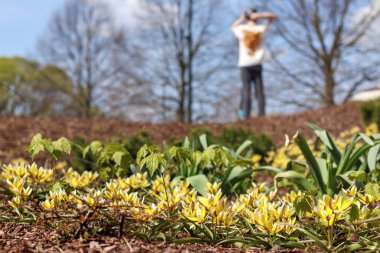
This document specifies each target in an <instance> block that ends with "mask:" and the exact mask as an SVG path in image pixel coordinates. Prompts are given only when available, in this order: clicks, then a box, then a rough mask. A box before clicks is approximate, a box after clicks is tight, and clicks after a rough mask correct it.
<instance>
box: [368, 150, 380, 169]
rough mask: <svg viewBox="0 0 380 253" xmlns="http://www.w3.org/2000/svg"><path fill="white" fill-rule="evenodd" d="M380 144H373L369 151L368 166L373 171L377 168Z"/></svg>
mask: <svg viewBox="0 0 380 253" xmlns="http://www.w3.org/2000/svg"><path fill="white" fill-rule="evenodd" d="M379 151H380V144H378V145H375V146H373V147H372V148H371V149H370V150H369V152H368V167H369V169H370V170H371V171H374V170H375V169H376V165H377V161H378V154H379Z"/></svg>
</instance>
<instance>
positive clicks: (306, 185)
mask: <svg viewBox="0 0 380 253" xmlns="http://www.w3.org/2000/svg"><path fill="white" fill-rule="evenodd" d="M280 178H285V179H289V180H290V181H292V182H293V183H295V184H297V185H298V186H299V187H301V188H302V189H303V190H307V191H312V190H314V189H315V187H314V185H313V184H312V183H310V182H309V181H307V179H306V178H305V176H304V175H302V174H300V173H298V172H296V171H285V172H281V173H278V174H277V175H276V176H275V182H276V185H277V181H278V179H280Z"/></svg>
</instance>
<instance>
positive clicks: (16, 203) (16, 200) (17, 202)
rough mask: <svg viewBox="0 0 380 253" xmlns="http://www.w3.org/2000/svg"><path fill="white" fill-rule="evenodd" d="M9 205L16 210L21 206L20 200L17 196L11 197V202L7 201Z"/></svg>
mask: <svg viewBox="0 0 380 253" xmlns="http://www.w3.org/2000/svg"><path fill="white" fill-rule="evenodd" d="M8 203H9V205H10V206H11V207H13V208H18V207H20V206H21V203H22V200H21V198H20V197H19V196H16V197H13V198H12V200H10V201H8Z"/></svg>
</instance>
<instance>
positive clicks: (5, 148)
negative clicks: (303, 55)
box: [0, 103, 364, 253]
mask: <svg viewBox="0 0 380 253" xmlns="http://www.w3.org/2000/svg"><path fill="white" fill-rule="evenodd" d="M305 122H312V123H315V124H317V125H319V126H321V127H322V128H325V129H327V130H328V131H330V132H331V133H332V134H338V133H340V132H341V131H344V130H348V129H351V128H352V127H354V126H358V127H360V128H363V127H364V123H363V122H362V120H361V118H360V113H359V107H358V104H356V103H351V104H346V105H343V106H337V107H331V108H327V109H320V110H314V111H309V112H305V113H298V114H294V115H290V116H270V117H265V118H252V119H250V120H246V121H239V122H233V123H229V124H224V125H221V124H206V125H184V124H179V123H167V124H156V125H154V124H147V123H129V122H123V121H118V120H85V119H69V118H64V119H62V118H61V119H52V118H25V117H23V118H20V117H0V161H2V162H3V163H7V162H9V161H10V160H11V159H14V158H17V157H20V156H26V154H25V153H23V150H24V148H25V146H26V145H27V144H28V143H29V141H30V139H31V138H32V137H33V136H34V135H35V134H37V133H41V134H43V135H44V136H47V137H50V138H54V139H55V138H58V137H60V136H66V137H68V138H69V139H74V138H75V137H85V138H86V139H87V140H107V139H109V138H112V137H115V136H120V137H129V136H132V135H135V134H137V133H139V132H141V131H146V132H148V133H149V134H150V136H151V137H152V140H153V141H154V142H156V143H162V142H163V141H165V140H171V139H173V138H177V139H182V138H184V137H185V136H186V134H187V133H188V132H189V130H191V129H192V128H196V127H202V128H203V127H207V128H209V129H210V130H212V131H213V132H215V133H219V132H220V131H221V130H222V128H223V127H225V126H226V125H235V126H242V127H246V128H248V129H250V130H252V131H255V132H257V133H266V134H268V135H269V136H270V137H272V138H273V140H274V141H275V142H276V144H277V145H278V146H281V145H283V143H284V135H285V134H288V135H290V136H292V135H293V134H295V132H296V131H298V130H299V131H301V132H303V133H304V134H305V135H306V136H309V137H310V136H312V133H311V131H310V130H309V129H308V128H307V127H306V126H305V124H304V123H305ZM0 252H156V253H157V252H168V253H171V252H262V251H260V250H257V249H250V250H244V249H239V248H222V247H216V246H210V245H202V244H193V245H175V244H168V243H165V242H152V243H147V242H143V241H141V240H138V239H135V238H129V237H123V238H115V237H101V238H91V239H87V240H84V239H81V240H72V239H67V240H63V238H61V237H60V236H59V235H58V234H57V233H56V231H54V230H51V229H47V228H46V227H44V226H43V225H38V224H10V223H0ZM270 252H303V251H299V250H295V251H292V250H283V251H278V250H272V251H270Z"/></svg>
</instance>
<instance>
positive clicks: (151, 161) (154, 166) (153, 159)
mask: <svg viewBox="0 0 380 253" xmlns="http://www.w3.org/2000/svg"><path fill="white" fill-rule="evenodd" d="M166 163H167V161H166V159H165V157H164V155H163V154H161V153H152V154H150V155H148V156H147V157H145V158H144V159H143V160H142V161H141V164H140V166H141V167H144V166H145V167H146V168H147V169H148V170H149V172H150V174H151V175H153V174H154V172H155V171H157V170H158V169H159V168H160V166H163V167H166Z"/></svg>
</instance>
